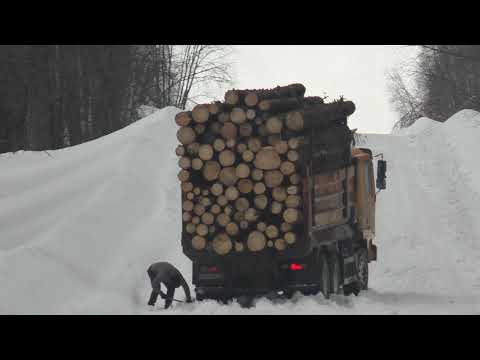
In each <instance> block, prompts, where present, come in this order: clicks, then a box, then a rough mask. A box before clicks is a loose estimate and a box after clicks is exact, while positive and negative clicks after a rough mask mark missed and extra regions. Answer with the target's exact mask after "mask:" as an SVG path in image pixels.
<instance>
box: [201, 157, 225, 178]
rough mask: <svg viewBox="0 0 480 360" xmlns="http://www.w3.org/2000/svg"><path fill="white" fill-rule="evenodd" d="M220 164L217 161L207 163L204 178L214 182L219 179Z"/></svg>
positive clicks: (204, 168)
mask: <svg viewBox="0 0 480 360" xmlns="http://www.w3.org/2000/svg"><path fill="white" fill-rule="evenodd" d="M220 170H221V167H220V164H219V163H218V162H216V161H212V160H210V161H207V162H206V163H205V166H204V167H203V177H204V178H205V179H206V180H208V181H213V180H216V179H218V176H219V174H220Z"/></svg>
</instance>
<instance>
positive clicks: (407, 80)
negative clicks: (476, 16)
mask: <svg viewBox="0 0 480 360" xmlns="http://www.w3.org/2000/svg"><path fill="white" fill-rule="evenodd" d="M388 80H389V90H390V96H391V98H390V100H391V103H392V105H393V107H394V109H395V110H396V112H397V113H398V114H399V116H400V120H399V121H398V122H397V123H396V124H395V128H403V127H408V126H409V125H411V124H412V123H413V122H415V121H416V120H417V119H418V118H420V117H422V116H425V117H428V118H431V119H434V120H437V121H442V122H443V121H445V120H447V119H448V118H449V117H450V116H452V115H453V114H455V113H456V112H458V111H460V110H462V109H473V110H477V111H480V46H479V45H422V46H420V47H419V53H418V55H417V57H416V59H415V61H414V63H413V64H411V66H408V67H402V68H397V69H394V70H392V71H391V72H390V73H389V74H388Z"/></svg>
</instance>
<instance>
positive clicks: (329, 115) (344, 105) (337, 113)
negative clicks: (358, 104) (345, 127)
mask: <svg viewBox="0 0 480 360" xmlns="http://www.w3.org/2000/svg"><path fill="white" fill-rule="evenodd" d="M354 112H355V104H354V103H353V102H351V101H343V100H340V101H335V102H333V103H330V104H318V105H314V106H309V107H306V108H305V109H304V111H303V117H304V120H305V126H306V127H308V128H326V127H329V126H331V125H332V124H333V123H335V122H343V121H345V119H346V118H347V117H348V116H350V115H352V114H353V113H354Z"/></svg>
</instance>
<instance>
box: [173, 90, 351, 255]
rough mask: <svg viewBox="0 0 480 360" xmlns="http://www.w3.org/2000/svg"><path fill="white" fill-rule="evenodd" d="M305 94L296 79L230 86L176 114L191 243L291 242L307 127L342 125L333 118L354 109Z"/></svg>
mask: <svg viewBox="0 0 480 360" xmlns="http://www.w3.org/2000/svg"><path fill="white" fill-rule="evenodd" d="M304 94H305V87H304V86H303V85H301V84H292V85H289V86H284V87H277V88H274V89H260V90H230V91H227V92H226V94H225V101H224V102H215V103H212V104H201V105H197V106H195V107H194V108H193V110H192V111H185V112H180V113H178V114H177V115H176V117H175V122H176V124H177V125H178V126H179V129H178V132H177V139H178V141H179V142H180V144H181V145H179V146H178V147H177V149H176V154H177V156H178V157H179V160H178V165H179V166H180V168H181V170H180V172H179V173H178V179H179V181H180V182H181V189H182V210H183V215H182V220H183V232H184V234H187V236H188V237H189V239H190V243H191V247H192V248H193V249H195V250H196V251H209V252H213V253H215V254H218V255H226V254H229V253H232V252H245V251H250V252H259V251H263V250H265V249H271V251H279V252H281V251H284V250H286V249H287V248H288V247H289V246H293V245H294V244H295V243H296V241H297V240H298V238H299V236H300V234H301V232H302V230H303V225H302V221H303V215H302V207H303V202H302V178H303V174H302V170H303V167H302V166H303V164H304V163H305V156H304V154H305V153H306V151H305V148H306V147H307V143H308V142H309V140H308V137H307V136H306V133H307V131H306V130H307V129H311V128H316V129H320V130H319V131H322V132H323V133H325V132H326V129H330V128H332V124H334V125H335V126H337V127H338V126H346V124H343V125H342V124H340V123H339V124H337V123H338V119H342V118H343V117H346V116H348V115H350V114H351V113H353V111H354V109H355V107H354V105H353V103H351V102H344V101H343V100H342V101H340V102H335V103H332V104H324V102H323V99H322V98H317V97H314V98H305V97H304ZM309 149H310V151H311V148H309ZM307 153H308V151H307Z"/></svg>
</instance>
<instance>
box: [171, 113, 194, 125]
mask: <svg viewBox="0 0 480 360" xmlns="http://www.w3.org/2000/svg"><path fill="white" fill-rule="evenodd" d="M191 121H192V113H191V112H190V111H182V112H179V113H178V114H177V115H175V123H176V124H177V125H178V126H188V125H190V123H191Z"/></svg>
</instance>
